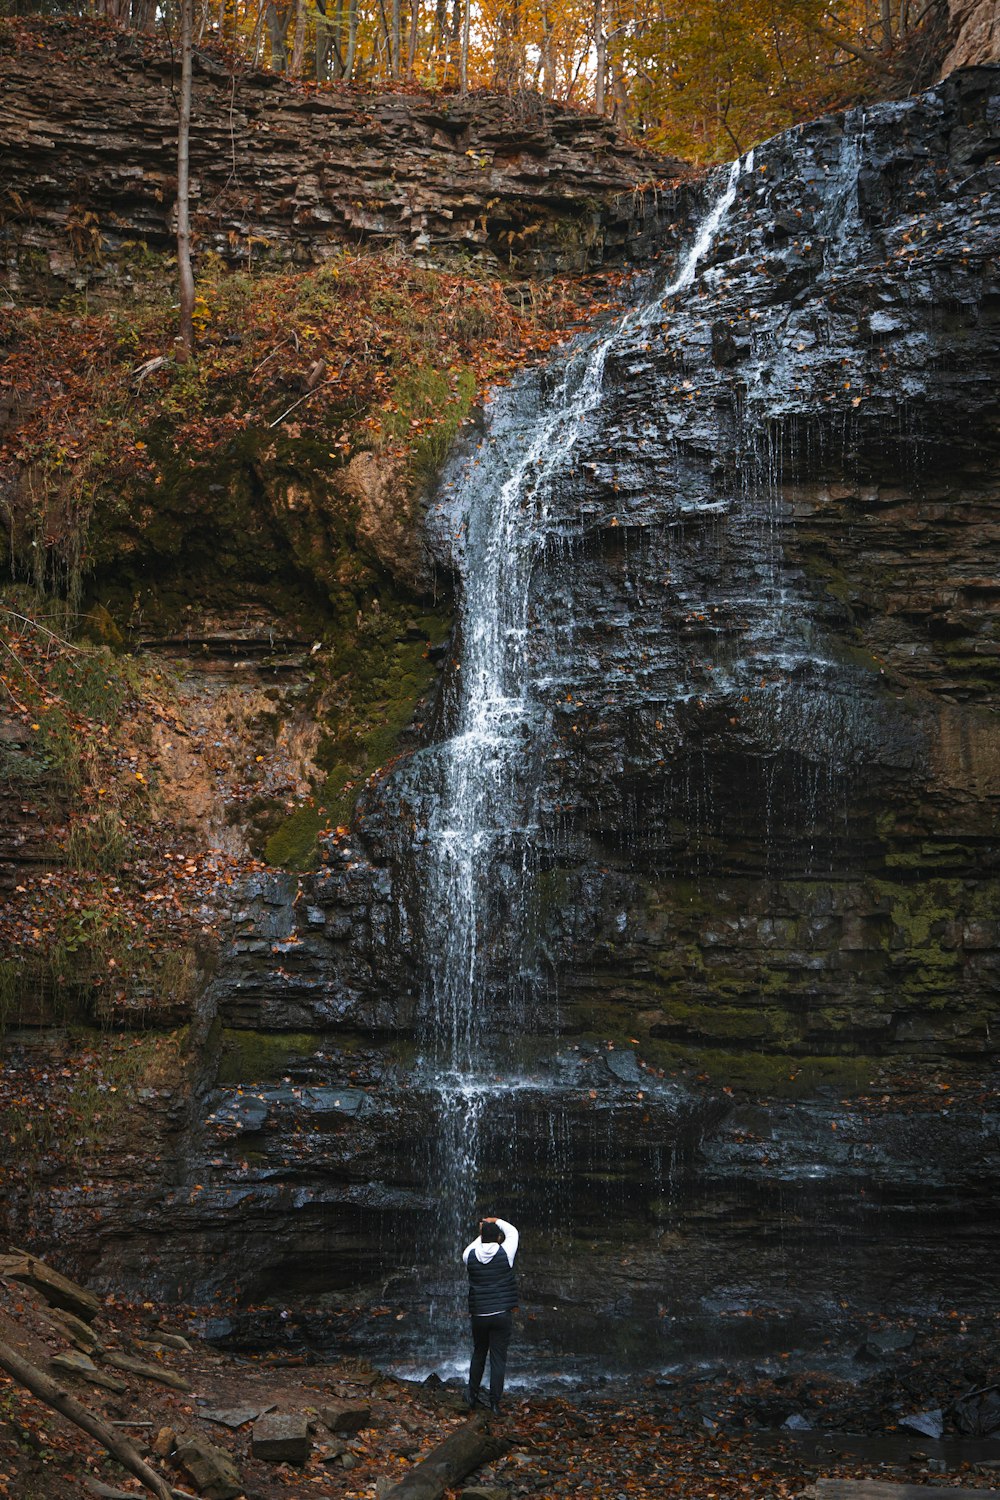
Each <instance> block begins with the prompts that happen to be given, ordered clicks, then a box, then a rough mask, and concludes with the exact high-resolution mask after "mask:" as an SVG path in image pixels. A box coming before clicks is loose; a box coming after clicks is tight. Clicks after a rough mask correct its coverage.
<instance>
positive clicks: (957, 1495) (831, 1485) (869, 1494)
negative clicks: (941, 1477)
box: [802, 1479, 998, 1500]
mask: <svg viewBox="0 0 1000 1500" xmlns="http://www.w3.org/2000/svg"><path fill="white" fill-rule="evenodd" d="M997 1493H998V1492H997V1491H996V1490H956V1489H952V1488H951V1487H950V1486H942V1485H937V1484H932V1485H927V1484H889V1483H887V1482H886V1481H885V1480H882V1479H817V1480H816V1481H815V1483H813V1484H811V1485H809V1487H808V1488H807V1489H805V1490H803V1491H802V1494H803V1496H805V1497H806V1500H997Z"/></svg>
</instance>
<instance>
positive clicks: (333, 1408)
mask: <svg viewBox="0 0 1000 1500" xmlns="http://www.w3.org/2000/svg"><path fill="white" fill-rule="evenodd" d="M319 1419H320V1421H321V1422H322V1423H323V1426H324V1427H327V1428H329V1430H330V1431H331V1432H360V1431H361V1429H362V1428H363V1427H370V1426H371V1420H372V1409H371V1407H370V1406H363V1405H362V1404H361V1403H360V1402H359V1401H331V1402H330V1404H329V1405H328V1406H324V1407H322V1408H321V1410H320V1414H319Z"/></svg>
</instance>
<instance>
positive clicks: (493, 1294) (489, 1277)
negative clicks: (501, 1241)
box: [465, 1246, 517, 1318]
mask: <svg viewBox="0 0 1000 1500" xmlns="http://www.w3.org/2000/svg"><path fill="white" fill-rule="evenodd" d="M465 1264H466V1267H467V1269H468V1272H469V1312H470V1313H471V1315H472V1316H473V1317H474V1318H481V1317H482V1316H483V1314H484V1313H505V1312H510V1311H511V1309H512V1308H515V1307H516V1306H517V1281H516V1280H515V1277H514V1268H513V1266H512V1265H511V1263H510V1261H509V1260H508V1259H507V1252H506V1250H504V1248H503V1246H501V1247H500V1248H499V1249H498V1250H497V1253H496V1255H494V1256H493V1258H492V1260H489V1261H487V1263H486V1264H485V1265H484V1264H483V1262H482V1261H481V1260H477V1258H476V1252H475V1250H473V1251H472V1252H471V1253H470V1255H469V1258H468V1260H467V1261H466V1263H465Z"/></svg>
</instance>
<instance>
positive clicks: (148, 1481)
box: [0, 0, 192, 1500]
mask: <svg viewBox="0 0 1000 1500" xmlns="http://www.w3.org/2000/svg"><path fill="white" fill-rule="evenodd" d="M181 3H182V8H186V9H187V12H188V29H189V31H190V19H191V3H192V0H181ZM0 1369H3V1370H6V1372H7V1374H8V1375H10V1376H11V1377H12V1379H14V1380H16V1381H17V1383H18V1385H23V1386H24V1387H25V1389H26V1390H29V1391H31V1393H32V1395H34V1396H37V1397H38V1399H39V1400H40V1401H44V1402H45V1404H46V1405H47V1406H51V1408H52V1410H53V1411H57V1412H59V1414H60V1416H63V1417H66V1418H68V1420H69V1421H70V1422H73V1423H75V1424H76V1426H77V1427H82V1429H83V1431H84V1432H87V1433H89V1434H90V1436H91V1437H92V1438H96V1439H97V1441H98V1442H99V1443H100V1444H101V1445H102V1446H103V1447H104V1448H106V1449H107V1451H108V1452H109V1453H110V1454H111V1456H112V1458H116V1459H117V1460H118V1462H119V1463H120V1464H121V1465H122V1467H123V1468H124V1469H127V1470H128V1472H129V1473H130V1474H134V1475H135V1477H136V1479H138V1480H139V1482H140V1483H141V1484H144V1485H145V1486H146V1488H147V1490H151V1491H152V1493H153V1494H154V1495H155V1496H156V1497H157V1500H173V1492H172V1490H171V1488H170V1485H169V1484H168V1483H167V1481H166V1480H165V1479H163V1478H162V1477H161V1476H160V1475H159V1474H157V1472H156V1470H155V1469H151V1468H150V1467H149V1465H148V1464H147V1463H144V1462H143V1460H142V1458H141V1457H140V1455H139V1454H138V1453H137V1451H136V1450H135V1448H133V1446H132V1444H131V1443H130V1442H129V1440H128V1438H126V1437H123V1436H122V1435H121V1433H119V1432H115V1430H114V1428H113V1427H107V1426H105V1424H104V1423H103V1422H102V1421H101V1420H100V1418H99V1417H96V1416H95V1415H94V1413H93V1412H91V1411H88V1410H87V1408H86V1407H85V1406H81V1405H80V1403H79V1401H75V1400H74V1399H73V1397H72V1396H71V1395H69V1393H68V1392H67V1391H64V1390H63V1389H62V1387H61V1386H59V1385H57V1384H56V1382H55V1381H54V1380H53V1379H52V1378H51V1376H49V1375H46V1374H45V1373H44V1371H42V1370H39V1369H38V1367H37V1366H36V1365H33V1364H30V1363H29V1362H28V1360H26V1359H22V1358H21V1356H20V1355H19V1354H17V1353H15V1351H14V1350H13V1349H12V1348H11V1347H10V1345H9V1344H5V1343H3V1342H0Z"/></svg>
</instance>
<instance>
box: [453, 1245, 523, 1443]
mask: <svg viewBox="0 0 1000 1500" xmlns="http://www.w3.org/2000/svg"><path fill="white" fill-rule="evenodd" d="M519 1238H520V1236H519V1235H518V1232H517V1230H516V1229H515V1228H514V1226H513V1224H508V1223H507V1221H506V1219H497V1218H491V1219H483V1220H482V1222H481V1224H480V1226H479V1238H478V1239H475V1240H473V1241H472V1244H471V1245H469V1246H468V1247H467V1248H466V1249H465V1250H464V1251H463V1252H462V1259H463V1261H464V1262H465V1268H466V1270H467V1271H468V1273H469V1317H470V1319H471V1322H472V1360H471V1362H470V1364H469V1391H468V1396H467V1400H468V1403H469V1405H470V1406H475V1405H476V1402H477V1401H478V1399H479V1387H480V1384H481V1383H482V1379H483V1373H484V1371H485V1369H486V1356H487V1354H488V1355H489V1357H490V1410H491V1411H493V1412H496V1413H497V1414H499V1412H500V1402H501V1400H502V1398H503V1385H504V1378H505V1376H506V1374H507V1346H508V1345H509V1344H510V1335H511V1331H512V1330H513V1327H514V1310H515V1308H516V1307H517V1282H516V1280H515V1279H514V1257H515V1255H516V1254H517V1246H518V1240H519Z"/></svg>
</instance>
